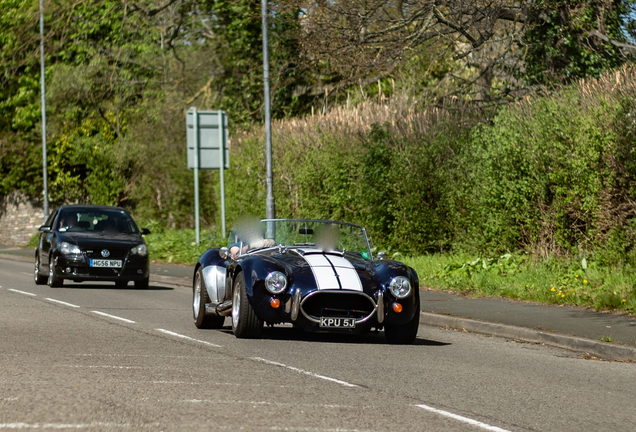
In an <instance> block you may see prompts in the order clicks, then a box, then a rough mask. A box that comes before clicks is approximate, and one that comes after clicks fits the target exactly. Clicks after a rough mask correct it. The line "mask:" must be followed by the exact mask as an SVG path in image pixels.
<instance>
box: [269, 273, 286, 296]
mask: <svg viewBox="0 0 636 432" xmlns="http://www.w3.org/2000/svg"><path fill="white" fill-rule="evenodd" d="M265 288H267V291H269V292H271V293H272V294H280V293H282V292H283V291H285V288H287V278H286V277H285V275H284V274H282V273H281V272H279V271H273V272H271V273H270V274H268V275H267V277H266V278H265Z"/></svg>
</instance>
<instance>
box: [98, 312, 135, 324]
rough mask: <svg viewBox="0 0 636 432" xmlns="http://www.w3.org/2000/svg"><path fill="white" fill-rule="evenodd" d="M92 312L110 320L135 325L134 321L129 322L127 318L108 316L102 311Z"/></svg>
mask: <svg viewBox="0 0 636 432" xmlns="http://www.w3.org/2000/svg"><path fill="white" fill-rule="evenodd" d="M91 312H93V313H96V314H97V315H102V316H105V317H108V318H113V319H117V320H121V321H124V322H127V323H130V324H135V322H134V321H133V320H129V319H126V318H122V317H118V316H115V315H110V314H107V313H104V312H100V311H91Z"/></svg>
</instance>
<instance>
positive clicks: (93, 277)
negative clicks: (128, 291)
mask: <svg viewBox="0 0 636 432" xmlns="http://www.w3.org/2000/svg"><path fill="white" fill-rule="evenodd" d="M121 260H122V267H121V268H95V267H90V266H89V260H88V258H87V257H86V256H84V255H58V256H57V257H56V258H55V260H54V263H53V265H55V270H56V274H58V275H59V277H61V278H63V279H68V280H73V281H77V282H81V281H110V282H118V281H143V280H145V279H147V278H148V277H149V274H150V272H149V265H148V256H146V257H139V256H131V255H128V256H126V257H125V258H121Z"/></svg>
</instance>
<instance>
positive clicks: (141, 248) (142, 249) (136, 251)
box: [130, 244, 148, 256]
mask: <svg viewBox="0 0 636 432" xmlns="http://www.w3.org/2000/svg"><path fill="white" fill-rule="evenodd" d="M130 253H131V254H133V255H140V256H146V255H147V254H148V246H146V245H145V244H140V245H137V246H135V247H134V248H132V249H131V250H130Z"/></svg>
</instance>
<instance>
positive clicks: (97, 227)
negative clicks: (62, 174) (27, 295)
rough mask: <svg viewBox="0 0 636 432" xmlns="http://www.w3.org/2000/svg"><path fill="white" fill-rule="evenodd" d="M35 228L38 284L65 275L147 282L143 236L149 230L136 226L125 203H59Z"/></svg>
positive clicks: (59, 281)
mask: <svg viewBox="0 0 636 432" xmlns="http://www.w3.org/2000/svg"><path fill="white" fill-rule="evenodd" d="M38 231H40V233H41V234H40V239H39V241H38V246H37V248H36V250H35V270H34V279H35V283H36V284H38V285H44V284H45V283H48V285H49V286H51V287H60V286H62V285H63V284H64V279H68V280H72V281H75V282H83V281H112V282H115V284H116V285H117V286H126V285H127V284H128V282H130V281H134V282H135V287H136V288H147V287H148V277H149V272H148V247H147V246H146V242H145V241H144V239H143V237H142V236H143V235H146V234H150V231H149V230H148V229H146V228H142V229H141V230H140V229H139V228H137V225H136V224H135V221H134V220H133V218H132V217H131V216H130V214H128V212H126V210H124V209H123V208H120V207H110V206H95V205H69V206H62V207H60V208H58V209H56V210H55V211H53V212H52V213H51V215H50V216H49V218H48V219H47V221H46V223H45V224H44V225H42V226H41V227H40V228H39V230H38Z"/></svg>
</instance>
